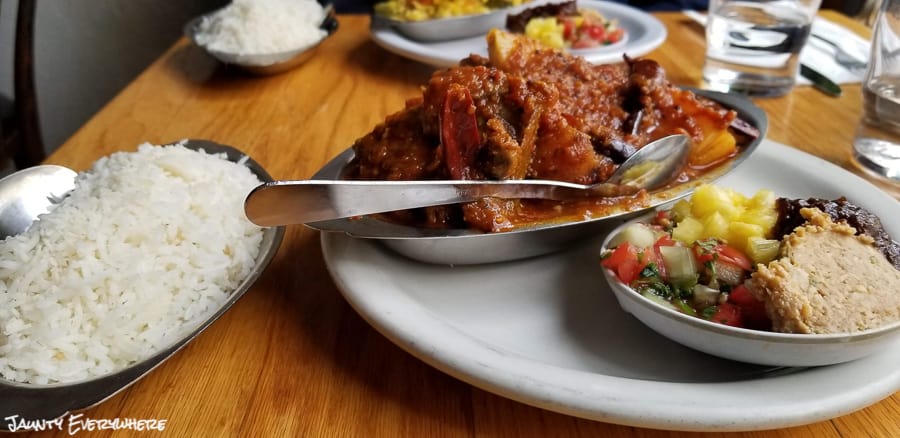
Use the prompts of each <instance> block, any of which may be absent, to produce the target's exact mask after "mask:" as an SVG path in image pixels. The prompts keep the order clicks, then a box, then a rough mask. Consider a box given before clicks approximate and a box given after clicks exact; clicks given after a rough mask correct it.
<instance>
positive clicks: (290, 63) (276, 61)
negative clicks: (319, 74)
mask: <svg viewBox="0 0 900 438" xmlns="http://www.w3.org/2000/svg"><path fill="white" fill-rule="evenodd" d="M320 3H322V6H323V7H324V8H325V19H324V20H322V24H321V25H319V28H320V29H323V30H324V31H325V32H327V33H326V34H325V37H323V38H322V39H321V40H319V41H318V42H317V43H315V44H313V45H311V46H305V47H299V48H297V49H294V50H287V51H284V52H275V53H229V52H223V51H220V50H211V49H208V48H206V47H204V46H203V45H201V44H200V43H198V42H197V39H196V35H197V31H198V28H199V26H200V22H201V21H202V20H203V19H204V17H207V16H209V15H210V14H212V13H214V12H212V13H210V14H205V15H201V16H199V17H196V18H194V19H192V20H191V21H189V22H188V23H187V24H186V25H185V26H184V34H185V36H187V37H188V39H189V40H191V42H192V43H194V45H196V46H197V47H199V48H201V49H203V51H205V52H206V53H208V54H210V56H212V57H214V58H216V59H218V60H219V61H221V62H224V63H226V64H233V65H236V66H238V67H241V68H242V69H244V70H246V71H248V72H250V73H253V74H258V75H272V74H277V73H281V72H285V71H288V70H290V69H292V68H294V67H297V66H299V65H301V64H303V63H304V62H306V61H308V60H309V59H310V58H312V56H313V55H314V54H315V52H316V49H317V48H318V47H319V45H321V44H322V42H323V41H325V40H326V39H328V37H330V36H331V35H333V34H334V33H335V32H337V29H338V21H337V18H336V17H335V11H334V6H333V5H332V4H331V2H320Z"/></svg>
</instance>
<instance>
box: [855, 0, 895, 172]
mask: <svg viewBox="0 0 900 438" xmlns="http://www.w3.org/2000/svg"><path fill="white" fill-rule="evenodd" d="M853 158H854V161H855V162H856V164H857V165H858V166H860V167H862V168H863V169H864V170H866V171H868V173H870V174H874V175H875V176H876V177H879V178H881V179H883V180H886V182H891V183H893V184H900V0H883V1H882V4H881V9H880V10H879V11H878V15H877V16H876V19H875V28H874V31H873V35H872V52H871V55H870V57H869V68H868V70H867V71H866V77H865V79H864V80H863V114H862V120H860V123H859V127H858V128H857V130H856V138H855V139H854V141H853Z"/></svg>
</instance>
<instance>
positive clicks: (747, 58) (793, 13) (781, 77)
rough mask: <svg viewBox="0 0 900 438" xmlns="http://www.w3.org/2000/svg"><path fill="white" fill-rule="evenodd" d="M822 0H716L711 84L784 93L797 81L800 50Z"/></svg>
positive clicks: (709, 50) (709, 47)
mask: <svg viewBox="0 0 900 438" xmlns="http://www.w3.org/2000/svg"><path fill="white" fill-rule="evenodd" d="M820 4H821V0H757V1H748V0H710V2H709V15H708V17H707V22H706V61H705V62H704V64H703V79H704V80H705V82H706V88H710V89H713V90H716V91H723V92H730V91H735V92H740V93H744V94H749V95H753V96H781V95H784V94H786V93H788V92H789V91H790V90H791V89H792V88H793V86H794V82H795V78H796V77H797V71H798V69H799V67H800V50H801V49H803V46H804V45H805V44H806V40H807V39H808V37H809V31H810V28H811V27H812V20H813V18H814V17H815V15H816V11H818V10H819V5H820Z"/></svg>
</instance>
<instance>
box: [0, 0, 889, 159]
mask: <svg viewBox="0 0 900 438" xmlns="http://www.w3.org/2000/svg"><path fill="white" fill-rule="evenodd" d="M228 1H229V0H178V1H160V0H66V1H54V0H42V1H38V2H37V6H36V12H35V36H34V45H35V47H34V53H35V55H34V68H35V88H36V92H37V107H38V114H39V116H40V130H41V134H42V136H43V140H44V149H45V150H46V151H47V153H48V154H49V153H50V152H52V151H53V150H55V149H56V148H57V147H58V146H59V145H61V144H62V143H63V142H65V141H66V139H68V138H69V136H71V135H72V134H73V133H74V132H75V131H76V130H77V129H78V128H79V127H80V126H81V125H83V124H84V123H85V122H86V121H87V120H88V119H89V118H90V117H91V116H92V115H93V114H94V113H96V112H97V110H99V109H100V108H101V107H102V106H103V105H104V104H105V103H106V102H108V101H109V100H110V99H111V98H112V97H113V96H115V95H116V93H118V92H119V91H120V90H121V89H122V88H123V87H125V85H127V84H128V83H129V82H130V81H131V80H132V79H134V77H136V76H137V75H138V74H139V73H140V72H141V71H142V70H143V69H144V68H146V67H147V66H148V65H149V64H150V63H151V62H153V60H154V59H156V58H157V57H158V56H159V55H160V54H161V53H162V52H163V51H165V50H166V49H167V48H168V47H169V46H170V45H171V44H172V43H173V42H175V41H176V40H177V39H178V38H179V37H181V35H182V27H183V26H184V24H185V23H186V22H187V21H188V20H189V19H190V18H193V17H195V16H197V15H200V14H202V13H205V12H209V11H212V10H214V9H216V8H219V7H221V6H223V5H225V4H227V3H228ZM374 1H375V0H335V1H334V4H335V6H336V9H337V11H338V12H339V13H367V12H369V11H370V10H371V6H372V4H373V3H374ZM613 1H618V2H620V3H629V4H631V5H633V6H636V7H639V8H642V9H654V10H658V9H668V10H679V9H683V8H695V9H705V5H706V1H707V0H613ZM876 5H877V0H850V1H848V0H824V2H823V7H825V8H831V9H837V10H840V11H842V12H844V13H845V14H847V15H850V16H860V15H863V16H864V15H866V12H867V11H871V10H872V9H873V8H874V7H875V6H876ZM17 6H18V0H0V60H2V61H0V105H2V106H0V109H2V110H4V111H6V110H8V108H7V107H8V106H9V102H10V100H11V98H12V96H13V67H12V66H13V62H12V61H13V41H14V36H15V27H16V26H15V23H16V11H17Z"/></svg>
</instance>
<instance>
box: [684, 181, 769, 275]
mask: <svg viewBox="0 0 900 438" xmlns="http://www.w3.org/2000/svg"><path fill="white" fill-rule="evenodd" d="M672 218H673V219H674V220H675V223H676V226H675V228H674V230H673V231H672V237H673V238H674V239H676V240H679V241H681V242H684V243H686V244H691V243H693V242H694V241H696V240H699V239H705V238H710V237H713V238H716V239H720V240H723V241H725V242H727V243H728V244H729V245H731V246H733V247H735V248H737V249H739V250H741V251H743V252H745V253H747V252H749V251H757V250H759V248H757V247H755V246H753V245H754V243H752V242H757V243H759V242H762V241H764V240H766V239H769V238H771V237H772V236H771V233H772V229H773V227H774V226H775V222H776V220H777V219H778V212H777V211H776V210H775V195H774V194H773V193H772V191H770V190H759V191H758V192H756V193H755V194H754V195H753V196H750V197H748V196H746V195H744V194H742V193H740V192H738V191H735V190H732V189H727V188H720V187H716V186H713V185H708V184H707V185H702V186H700V187H698V188H697V189H696V190H695V191H694V195H693V196H692V197H691V199H690V200H681V201H678V202H677V203H676V204H675V205H674V206H673V207H672ZM764 246H765V245H764ZM769 246H771V245H769ZM767 248H768V247H767ZM767 250H768V251H770V249H767ZM767 254H768V253H765V254H761V255H758V258H760V259H762V258H764V257H768V255H767ZM748 255H749V254H748ZM751 258H752V259H754V261H755V260H756V259H757V258H754V257H751Z"/></svg>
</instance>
